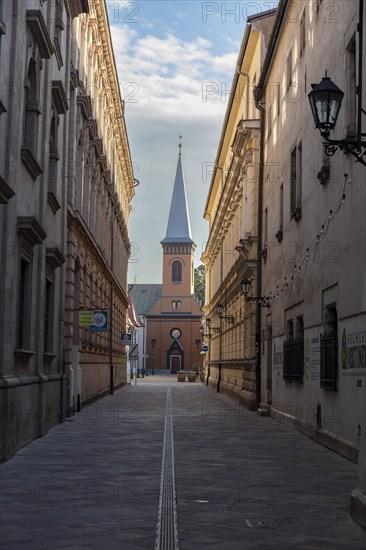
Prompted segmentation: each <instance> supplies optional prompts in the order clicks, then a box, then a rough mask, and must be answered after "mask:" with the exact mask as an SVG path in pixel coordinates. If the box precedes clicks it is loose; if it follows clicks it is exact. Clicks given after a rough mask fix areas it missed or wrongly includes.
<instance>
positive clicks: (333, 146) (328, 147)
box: [321, 132, 366, 166]
mask: <svg viewBox="0 0 366 550" xmlns="http://www.w3.org/2000/svg"><path fill="white" fill-rule="evenodd" d="M321 135H322V137H323V138H324V139H325V141H324V142H323V145H324V149H325V154H326V155H327V156H328V157H332V156H333V155H334V153H335V152H336V151H337V150H338V149H340V150H341V151H343V152H344V153H350V154H351V155H353V156H354V157H355V159H356V162H360V163H361V164H363V165H364V166H366V139H362V138H363V137H365V136H366V134H361V135H360V136H359V137H360V139H358V140H348V139H331V138H330V137H328V133H326V132H322V134H321Z"/></svg>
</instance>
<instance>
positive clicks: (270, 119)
mask: <svg viewBox="0 0 366 550" xmlns="http://www.w3.org/2000/svg"><path fill="white" fill-rule="evenodd" d="M271 134H272V105H270V106H269V109H268V137H270V135H271Z"/></svg>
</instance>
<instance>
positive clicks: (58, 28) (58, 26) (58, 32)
mask: <svg viewBox="0 0 366 550" xmlns="http://www.w3.org/2000/svg"><path fill="white" fill-rule="evenodd" d="M62 4H63V2H62V0H56V6H55V30H54V36H55V39H54V51H55V55H56V60H57V64H58V68H59V69H60V68H61V67H62V65H63V60H62V53H61V36H62V31H63V30H64V29H65V25H64V22H63V17H62V16H63V13H62Z"/></svg>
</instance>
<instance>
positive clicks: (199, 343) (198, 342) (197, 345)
mask: <svg viewBox="0 0 366 550" xmlns="http://www.w3.org/2000/svg"><path fill="white" fill-rule="evenodd" d="M200 345H201V340H200V339H199V338H197V340H196V348H197V349H200Z"/></svg>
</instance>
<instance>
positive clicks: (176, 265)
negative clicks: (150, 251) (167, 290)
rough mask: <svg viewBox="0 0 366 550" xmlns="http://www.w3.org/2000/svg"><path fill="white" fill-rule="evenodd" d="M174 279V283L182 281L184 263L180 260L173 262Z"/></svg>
mask: <svg viewBox="0 0 366 550" xmlns="http://www.w3.org/2000/svg"><path fill="white" fill-rule="evenodd" d="M172 281H173V283H181V282H182V264H181V262H179V261H178V260H174V262H173V263H172Z"/></svg>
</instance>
